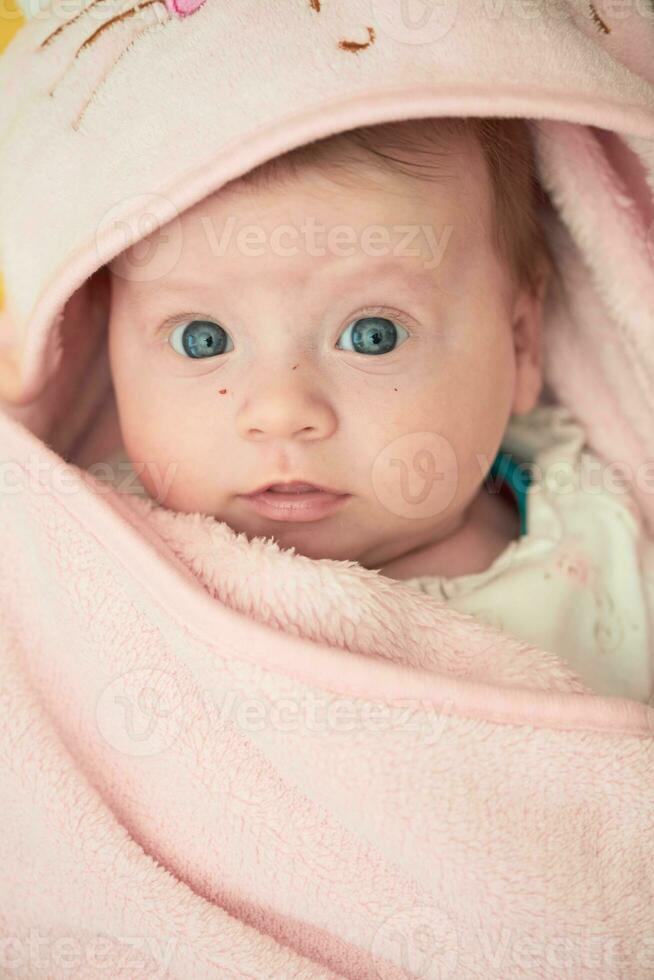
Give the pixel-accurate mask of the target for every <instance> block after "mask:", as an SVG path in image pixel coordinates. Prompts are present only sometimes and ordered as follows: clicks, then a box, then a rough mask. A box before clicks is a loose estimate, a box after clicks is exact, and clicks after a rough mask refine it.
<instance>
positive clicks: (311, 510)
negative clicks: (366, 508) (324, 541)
mask: <svg viewBox="0 0 654 980" xmlns="http://www.w3.org/2000/svg"><path fill="white" fill-rule="evenodd" d="M239 496H241V498H242V499H243V500H247V501H248V502H249V503H250V505H251V506H252V507H253V509H254V510H255V511H256V512H257V513H258V514H260V515H261V516H262V517H267V518H269V519H270V520H273V521H317V520H320V519H321V518H323V517H326V516H327V515H328V514H331V513H332V512H333V511H334V510H336V509H337V508H338V507H340V506H341V505H342V504H343V503H344V502H345V501H346V500H347V499H348V498H349V497H350V496H351V494H349V493H341V492H339V491H332V490H329V489H327V488H325V487H319V486H316V485H315V484H312V483H301V482H300V481H297V480H296V481H293V482H291V483H272V484H270V483H269V484H266V485H265V486H263V487H260V488H259V490H255V491H254V492H253V493H248V494H240V495H239Z"/></svg>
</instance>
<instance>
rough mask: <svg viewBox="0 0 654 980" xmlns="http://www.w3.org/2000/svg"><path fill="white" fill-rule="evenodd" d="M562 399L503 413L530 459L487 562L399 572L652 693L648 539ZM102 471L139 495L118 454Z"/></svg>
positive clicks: (511, 445) (583, 671)
mask: <svg viewBox="0 0 654 980" xmlns="http://www.w3.org/2000/svg"><path fill="white" fill-rule="evenodd" d="M584 446H585V436H584V431H583V428H582V427H581V425H580V424H579V423H578V422H577V421H576V420H575V419H574V418H573V417H572V415H571V414H570V412H569V411H568V410H567V409H566V408H564V407H563V406H560V405H539V406H538V407H536V408H535V409H534V410H533V411H532V412H530V413H529V414H528V415H524V416H512V418H511V419H510V421H509V424H508V426H507V429H506V432H505V435H504V439H503V441H502V449H503V450H504V451H505V452H507V453H509V454H510V455H511V456H512V458H513V459H514V460H515V461H517V462H524V463H529V464H530V470H531V483H530V485H529V486H528V489H527V496H526V532H525V533H524V534H523V535H522V536H521V537H520V538H518V539H517V540H514V541H511V542H510V543H509V544H508V545H507V547H506V548H505V549H504V551H502V553H501V554H500V555H498V557H497V558H495V560H494V561H493V563H492V564H491V565H490V567H489V568H487V569H486V570H485V571H483V572H477V573H473V574H470V575H457V576H455V577H453V578H446V577H443V576H438V575H421V576H419V577H416V578H411V579H405V580H403V585H409V586H411V587H413V588H416V589H420V590H421V591H423V592H425V593H427V594H428V595H431V596H435V597H437V598H439V599H441V600H443V601H445V602H446V603H447V604H448V605H451V606H452V607H453V608H455V609H458V610H460V611H462V612H467V613H471V614H472V615H474V616H475V618H477V619H480V620H482V621H484V622H486V623H489V624H492V625H493V626H497V627H499V628H500V629H502V630H504V631H506V632H507V633H510V634H511V635H513V636H516V637H518V638H520V639H522V640H525V641H527V642H529V643H533V644H534V645H536V646H539V647H541V648H543V649H545V650H549V651H551V652H553V653H555V654H557V655H558V656H560V657H561V658H562V659H564V660H566V661H568V663H569V664H570V665H571V666H572V667H573V669H574V670H576V671H577V673H578V674H579V675H580V677H581V678H582V680H583V681H585V683H586V684H587V685H588V686H589V687H590V688H592V689H593V690H594V691H596V692H597V693H598V694H604V695H612V696H617V697H628V698H632V699H634V700H636V701H641V702H648V701H650V699H652V700H654V666H653V664H654V655H653V653H652V649H653V646H654V630H653V628H652V624H651V621H650V618H651V617H652V615H653V610H654V542H652V540H651V539H649V538H648V537H647V535H646V533H645V532H644V530H643V527H642V521H641V518H640V516H639V513H638V509H637V507H636V505H635V503H634V502H633V498H632V496H631V494H630V493H629V492H628V491H627V490H626V489H625V486H624V484H623V483H621V482H620V478H619V472H617V471H616V468H615V467H611V466H610V464H606V465H603V464H602V463H601V461H600V460H599V459H598V458H597V457H596V456H594V455H593V454H592V453H590V452H589V451H587V450H586V449H585V448H584ZM106 462H107V463H109V464H111V465H110V466H109V467H105V469H106V470H107V471H108V472H109V473H110V474H111V475H110V476H109V477H107V476H106V474H103V473H102V469H103V468H102V466H98V465H97V464H96V467H90V469H91V471H96V469H97V472H96V475H97V476H98V477H99V478H105V479H109V482H112V483H114V485H116V486H118V488H120V489H124V490H125V491H126V492H131V493H138V494H140V495H146V496H147V493H146V491H145V489H144V488H143V487H142V485H141V484H140V483H139V482H138V479H137V478H136V476H135V474H134V471H133V470H131V467H130V465H129V460H128V459H127V457H126V455H125V454H124V452H120V453H115V454H114V455H112V456H111V458H110V459H109V460H107V461H106Z"/></svg>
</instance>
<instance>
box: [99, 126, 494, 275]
mask: <svg viewBox="0 0 654 980" xmlns="http://www.w3.org/2000/svg"><path fill="white" fill-rule="evenodd" d="M452 144H453V145H452V152H451V153H448V156H447V158H446V160H445V159H443V160H441V166H440V168H439V176H438V179H433V177H432V178H431V179H428V180H423V179H420V178H419V177H416V172H418V173H419V172H420V168H419V165H420V163H421V162H424V159H423V160H422V161H421V157H420V145H419V144H418V148H416V147H415V144H408V146H407V147H405V146H402V147H401V152H400V151H399V150H398V151H397V153H396V155H395V157H394V159H395V161H400V163H402V162H408V161H409V154H410V155H411V161H412V162H413V164H414V168H413V170H410V171H408V172H406V173H404V172H402V171H401V169H400V170H399V171H396V170H394V169H389V168H387V167H385V166H383V165H379V164H378V163H377V162H376V161H375V159H374V158H373V157H371V155H370V154H368V153H366V152H364V151H363V150H360V151H357V149H356V148H355V151H354V152H348V154H347V155H346V156H345V157H344V156H343V155H342V154H341V155H339V144H337V143H334V145H333V146H331V147H330V150H329V153H328V154H326V155H325V157H324V159H321V161H320V166H315V165H312V163H311V162H309V163H306V164H305V165H302V166H300V167H298V169H297V172H295V171H290V170H284V169H283V168H282V169H281V170H275V169H271V170H270V171H266V170H262V169H261V168H255V172H254V173H253V172H250V173H247V174H245V175H243V176H242V177H239V178H237V179H235V180H233V181H230V182H228V183H227V184H225V185H224V186H223V187H221V188H219V189H217V190H216V191H213V192H211V193H210V194H208V195H206V196H205V197H203V198H202V199H200V200H199V201H197V202H195V204H193V205H191V206H190V207H188V208H186V209H185V210H183V211H181V212H180V213H178V214H176V215H175V216H174V218H173V219H172V220H171V221H169V222H167V223H166V224H164V225H162V226H160V227H158V228H156V229H154V230H153V231H152V232H151V233H150V234H148V235H146V236H144V237H143V238H142V239H140V240H139V241H138V242H135V243H133V244H132V245H130V246H129V247H128V248H127V249H125V250H124V251H123V252H122V253H121V254H120V255H119V256H117V257H116V258H115V259H114V260H113V261H112V262H111V264H110V271H111V272H112V274H114V275H118V276H119V277H121V278H122V279H123V280H126V281H127V282H128V283H129V282H136V283H138V282H140V281H145V282H148V281H150V282H152V283H155V284H156V282H157V281H161V280H162V279H163V278H169V277H171V276H172V277H174V275H175V270H176V269H178V268H179V267H180V266H182V265H184V263H192V262H197V261H198V260H199V259H200V258H201V259H202V260H203V261H204V262H205V263H207V262H209V261H210V260H212V259H213V260H215V263H216V267H218V266H221V267H222V268H223V269H225V268H226V267H227V266H228V265H229V264H230V263H231V266H232V267H234V266H235V267H237V268H238V269H239V270H240V269H242V268H243V267H244V266H245V267H247V268H248V269H256V268H261V267H262V266H264V265H265V264H266V260H268V262H269V263H271V264H276V265H277V266H279V268H281V269H283V270H286V274H287V275H288V277H291V276H292V275H300V276H301V274H302V273H301V271H298V270H301V266H302V262H301V261H300V256H301V255H302V254H305V255H307V256H310V257H311V258H313V259H314V260H315V261H314V262H313V265H314V266H315V265H320V264H321V263H320V261H319V260H320V259H321V258H322V257H324V256H325V254H327V253H328V252H333V253H335V254H337V255H343V256H347V254H348V251H349V254H350V255H351V256H353V257H354V256H355V255H356V256H359V255H363V256H364V257H365V256H366V255H369V256H370V257H371V258H377V257H379V256H380V255H382V254H384V250H386V252H390V251H392V250H395V252H394V254H399V255H400V256H401V255H402V249H404V250H406V251H411V250H412V251H413V252H414V254H416V253H420V251H422V252H424V253H425V254H432V253H433V249H434V244H433V243H434V240H436V241H438V240H440V239H441V237H442V235H443V233H444V230H446V228H447V227H449V228H450V229H451V232H450V235H452V233H454V238H455V239H458V240H459V241H460V242H461V241H464V240H465V241H467V243H468V244H469V245H470V244H472V240H473V238H474V239H478V238H479V237H480V235H483V231H484V226H485V225H487V222H486V221H485V220H484V214H485V212H487V211H488V207H489V203H490V194H489V184H488V175H487V173H485V162H484V160H483V155H482V154H481V150H480V148H477V150H476V151H475V150H474V140H472V139H471V138H468V139H458V140H454V139H453V140H452ZM391 149H392V148H391ZM389 152H390V150H389ZM278 163H279V161H278V160H274V161H272V167H273V168H274V167H276V166H277V165H278ZM484 197H485V198H486V200H485V201H484V200H483V198H484ZM427 229H428V231H427ZM409 239H410V240H409ZM425 239H429V240H425ZM454 247H456V241H455V242H454ZM398 250H399V253H398ZM450 250H451V247H450ZM296 256H297V257H298V261H291V260H292V259H293V258H295V257H296ZM281 259H285V260H286V261H277V262H276V260H281ZM221 260H222V261H221ZM322 264H324V263H322ZM405 264H408V263H405Z"/></svg>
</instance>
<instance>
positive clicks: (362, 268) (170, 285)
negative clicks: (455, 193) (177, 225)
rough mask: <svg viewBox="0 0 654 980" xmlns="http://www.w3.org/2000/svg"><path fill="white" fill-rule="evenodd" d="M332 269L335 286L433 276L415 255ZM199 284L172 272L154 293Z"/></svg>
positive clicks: (422, 281)
mask: <svg viewBox="0 0 654 980" xmlns="http://www.w3.org/2000/svg"><path fill="white" fill-rule="evenodd" d="M345 268H347V266H346V267H345ZM332 271H333V274H334V275H336V276H338V279H339V285H342V284H343V282H344V280H345V281H352V282H357V281H360V279H361V275H366V276H375V277H377V278H380V279H381V278H383V277H385V276H393V277H397V278H401V279H405V280H408V281H409V282H410V283H412V284H414V285H428V286H429V285H431V286H433V285H435V282H436V277H437V270H436V269H427V268H424V267H423V264H422V262H421V261H420V259H418V258H416V257H405V258H404V259H398V258H397V257H390V259H389V257H385V259H384V261H378V260H376V259H375V258H374V257H372V256H366V261H365V262H363V263H357V264H356V267H355V268H353V269H352V271H351V273H350V274H349V275H345V274H344V270H342V271H337V270H336V269H334V270H332ZM348 271H349V270H348ZM135 285H137V286H138V285H139V283H138V282H137V283H135ZM143 285H144V286H145V288H146V289H147V287H148V286H149V285H151V284H150V283H148V282H147V281H146V282H145V283H144V284H143ZM201 285H205V282H204V281H203V280H201V279H197V278H196V277H194V276H193V274H192V273H191V274H190V275H188V276H186V275H184V274H183V273H172V274H171V275H167V276H164V277H163V278H162V279H159V280H157V292H158V293H168V292H170V293H175V292H180V291H187V290H189V289H193V288H198V287H199V286H201Z"/></svg>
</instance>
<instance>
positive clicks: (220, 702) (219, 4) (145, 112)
mask: <svg viewBox="0 0 654 980" xmlns="http://www.w3.org/2000/svg"><path fill="white" fill-rule="evenodd" d="M129 9H130V8H129V5H128V6H124V5H119V4H118V3H117V2H115V0H103V2H102V3H97V2H96V3H93V2H90V3H88V4H87V5H86V6H84V7H81V8H80V9H79V10H77V11H76V12H75V13H74V14H73V13H72V12H71V11H70V10H68V11H67V10H66V8H65V5H59V4H52V5H51V6H50V7H48V8H46V9H44V10H43V11H41V12H38V14H37V13H35V14H34V16H32V17H31V19H30V20H29V21H28V23H27V24H26V26H24V27H23V28H22V29H21V30H20V31H19V32H18V34H17V35H16V36H15V38H14V40H13V41H12V43H11V44H10V46H9V48H8V49H7V51H6V53H5V55H4V56H3V58H2V59H1V60H0V92H1V93H2V97H1V98H0V275H1V281H2V283H3V291H2V294H3V299H2V303H3V305H2V308H1V309H0V396H1V397H2V401H1V403H0V408H1V410H0V464H1V468H0V478H1V480H2V487H1V495H0V545H1V547H0V630H1V631H0V811H1V812H2V833H0V868H1V869H2V872H1V877H0V975H2V976H12V977H14V976H16V977H25V978H41V977H43V978H59V977H67V976H72V975H74V976H75V977H77V978H96V977H105V976H110V977H125V978H127V977H129V978H134V977H139V978H141V977H143V978H146V977H147V978H149V977H163V976H169V977H179V978H187V977H188V978H196V977H202V978H214V977H215V978H225V977H229V978H255V977H256V978H262V980H263V978H266V980H268V978H271V977H280V978H303V980H309V978H314V977H315V978H319V977H320V978H327V977H347V978H382V980H401V978H408V977H420V978H429V980H432V978H433V980H436V978H441V980H442V978H445V977H452V978H472V980H488V978H497V980H500V978H501V980H512V978H515V980H518V978H524V977H530V978H557V980H558V978H567V977H569V978H574V980H584V978H588V980H590V978H592V980H598V978H616V980H617V978H624V977H629V978H630V980H645V978H650V977H652V976H653V975H654V919H653V917H652V908H653V907H654V876H653V874H652V868H653V867H654V777H653V775H652V774H653V773H654V708H653V707H651V706H649V705H645V704H639V703H636V702H635V701H631V700H627V699H620V698H609V697H604V696H599V695H596V694H593V692H592V691H590V690H589V689H588V688H587V687H586V686H585V685H584V684H583V683H582V682H581V681H580V679H579V678H578V677H577V676H576V675H575V674H574V673H573V672H572V671H571V670H570V668H569V667H568V666H567V665H566V664H565V663H563V662H562V661H561V660H560V659H559V658H558V657H556V656H555V655H554V654H551V653H547V652H545V651H543V650H539V649H537V648H535V647H530V646H527V645H525V644H523V643H520V642H519V641H517V640H515V639H512V638H511V637H509V636H508V635H505V634H503V633H501V632H499V631H498V630H495V629H493V628H492V627H490V626H485V625H483V624H482V623H479V622H477V621H475V620H474V619H473V618H472V617H470V616H467V615H464V614H460V613H457V612H456V611H454V610H452V609H448V608H447V607H445V606H444V605H442V604H441V603H440V602H438V601H436V600H435V599H432V598H430V597H428V596H426V595H424V594H422V593H419V592H417V591H415V590H412V589H409V588H406V587H404V586H403V585H402V583H400V582H394V581H392V580H389V579H386V578H384V577H383V576H380V575H378V574H377V573H376V572H374V571H369V570H367V569H364V568H362V567H360V566H358V565H357V564H356V563H354V562H340V561H331V560H322V561H315V560H310V559H307V558H305V557H303V556H301V555H297V554H295V553H294V552H292V551H281V550H280V549H279V548H277V546H276V545H275V544H274V542H273V541H272V540H264V539H254V540H252V541H248V540H247V539H246V538H245V537H244V536H239V535H236V534H234V533H233V532H232V531H231V529H230V528H229V527H227V526H226V525H225V524H222V523H219V522H216V521H213V520H212V519H210V518H207V517H204V516H202V515H198V514H191V515H189V514H175V513H172V512H168V511H166V510H165V509H163V508H160V507H158V506H156V505H154V504H153V503H152V502H149V501H144V500H139V499H136V498H128V497H127V496H126V495H124V494H119V493H117V492H115V491H114V490H110V489H109V488H108V487H107V486H105V485H103V484H101V483H100V482H99V481H98V480H97V479H95V478H94V477H93V476H92V474H91V473H89V472H88V471H87V467H88V466H89V464H90V462H92V461H93V460H94V459H100V458H102V456H103V454H104V453H105V452H106V451H107V450H110V449H113V448H115V445H116V443H117V440H118V438H119V433H117V430H116V415H115V405H114V403H113V395H112V390H111V383H110V377H109V371H108V365H107V356H106V344H105V342H104V341H105V339H106V337H105V334H104V329H105V326H106V312H107V311H106V309H105V308H103V306H102V303H101V302H100V294H99V292H98V290H97V289H96V288H95V286H94V281H95V279H94V274H95V273H96V272H97V271H98V270H99V269H101V268H102V266H103V265H104V263H106V262H107V261H108V260H109V259H110V258H112V257H113V256H114V255H116V254H118V253H119V252H120V251H121V250H122V249H123V248H125V247H126V246H128V245H130V244H132V243H133V242H136V241H138V240H139V238H141V237H143V236H144V235H145V234H149V233H150V232H152V231H153V230H154V228H155V227H158V226H160V225H163V224H165V223H166V222H172V225H171V227H172V228H173V229H174V219H175V215H176V214H178V213H179V212H180V211H181V210H183V209H184V208H186V207H188V206H190V205H192V204H194V203H195V202H196V201H198V200H200V199H201V198H202V197H204V196H205V195H206V194H207V193H210V192H211V191H214V190H216V189H218V188H220V187H221V186H222V185H223V184H224V183H225V182H226V181H228V180H230V179H232V178H234V177H237V176H238V175H240V174H242V173H244V172H246V171H247V170H248V169H250V168H251V167H252V166H255V165H256V164H258V163H260V162H262V161H263V160H265V159H268V158H270V157H273V156H275V155H276V154H278V153H281V152H283V151H284V150H286V149H289V148H291V147H293V146H296V145H300V144H302V143H305V142H307V141H309V140H312V139H317V138H319V137H322V136H326V135H328V134H330V133H333V132H337V131H341V130H344V129H348V128H351V127H354V126H358V125H363V124H372V123H375V122H384V121H388V120H391V119H400V118H409V117H422V116H427V115H436V116H438V115H464V114H468V115H487V116H488V115H502V116H523V117H526V118H528V119H529V121H530V129H531V132H532V136H533V139H534V145H535V148H536V153H537V162H538V169H539V176H540V179H541V182H542V184H543V187H544V188H545V190H546V191H547V194H548V206H547V207H546V208H545V207H544V209H543V215H542V217H543V222H544V224H545V227H546V231H547V234H548V237H549V240H550V243H551V246H552V249H553V251H554V253H555V255H556V258H557V265H558V268H559V272H560V281H559V282H558V283H557V284H556V285H555V286H553V289H552V292H551V294H550V296H549V297H548V304H547V310H546V322H545V361H546V364H545V367H546V380H547V385H548V388H549V391H550V393H551V395H552V396H553V397H555V398H557V399H558V400H560V401H561V402H562V403H564V404H566V405H568V406H569V407H570V408H571V409H572V410H573V411H574V412H575V414H576V415H577V416H578V418H579V419H580V420H581V421H582V423H583V424H584V425H585V427H586V429H587V432H588V438H589V444H590V447H591V448H592V449H593V450H594V451H595V452H596V453H597V454H598V455H600V456H601V457H602V458H604V459H605V460H607V461H608V460H611V461H614V460H617V461H620V462H621V464H622V465H623V473H625V475H626V476H627V478H628V480H629V481H630V482H631V484H632V489H633V494H634V500H635V501H636V502H637V504H638V506H639V509H640V513H641V517H642V521H643V527H644V528H645V529H646V530H647V531H648V533H650V534H652V533H654V495H653V494H652V457H653V450H654V425H653V424H652V422H653V419H654V383H653V382H654V225H653V222H654V204H653V198H654V59H653V58H652V51H653V50H654V7H653V6H652V3H651V2H650V0H642V2H640V3H636V2H634V3H633V4H621V5H616V4H610V3H608V2H607V3H606V4H602V3H601V2H599V0H598V2H596V3H594V4H588V3H583V2H581V0H557V2H552V3H548V4H539V3H536V4H529V5H528V4H518V3H509V2H506V3H503V2H497V0H494V2H492V3H490V2H488V0H484V2H482V0H465V3H463V2H461V3H457V2H453V0H452V2H450V0H445V2H443V3H442V4H438V5H435V9H434V11H433V12H432V16H431V17H427V18H424V17H423V18H422V19H421V20H420V19H418V20H412V19H411V18H410V17H409V14H408V5H406V4H404V5H402V4H398V3H396V2H394V0H347V2H345V0H287V2H285V3H283V4H282V3H277V4H272V3H268V2H267V0H206V2H204V3H202V2H201V3H197V2H191V0H185V2H184V3H183V4H182V3H175V2H172V0H171V2H170V3H169V4H167V5H166V4H164V3H163V0H150V2H149V3H141V5H140V6H139V7H134V8H133V9H131V13H130V12H129ZM126 11H127V13H126ZM653 637H654V634H653ZM653 642H654V640H653Z"/></svg>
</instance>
